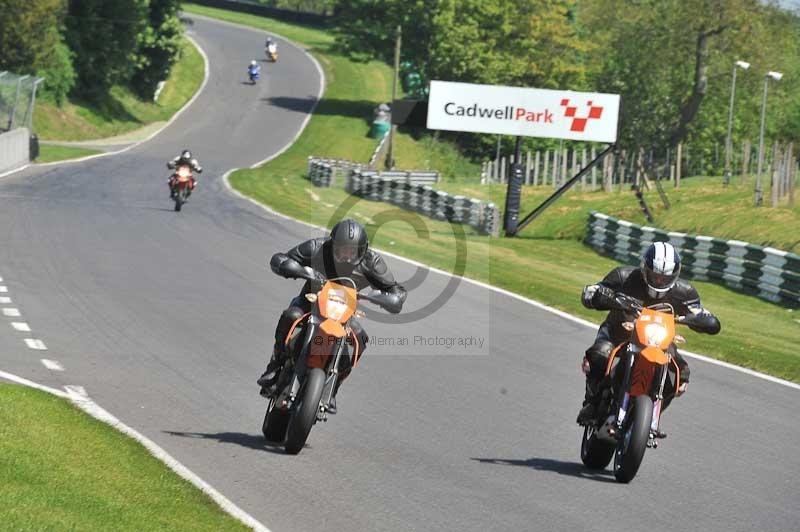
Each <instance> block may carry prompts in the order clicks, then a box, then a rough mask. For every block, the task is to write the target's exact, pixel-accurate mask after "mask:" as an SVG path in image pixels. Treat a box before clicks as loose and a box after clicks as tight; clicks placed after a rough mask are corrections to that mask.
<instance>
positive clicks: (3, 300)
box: [0, 296, 11, 304]
mask: <svg viewBox="0 0 800 532" xmlns="http://www.w3.org/2000/svg"><path fill="white" fill-rule="evenodd" d="M0 303H5V304H8V303H11V298H10V297H6V296H0Z"/></svg>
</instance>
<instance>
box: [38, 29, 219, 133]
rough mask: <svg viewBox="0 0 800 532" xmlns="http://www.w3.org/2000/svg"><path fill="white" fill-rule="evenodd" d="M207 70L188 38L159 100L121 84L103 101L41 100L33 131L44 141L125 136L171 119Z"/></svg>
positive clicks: (198, 86) (200, 81)
mask: <svg viewBox="0 0 800 532" xmlns="http://www.w3.org/2000/svg"><path fill="white" fill-rule="evenodd" d="M204 70H205V67H204V63H203V57H202V56H201V55H200V52H198V51H197V49H196V48H195V47H194V45H192V43H191V42H189V40H188V39H185V38H184V40H183V46H182V48H181V58H180V60H179V61H178V62H177V63H175V66H174V67H173V68H172V72H171V73H170V76H169V78H168V79H167V83H166V84H165V85H164V89H163V90H162V91H161V95H160V96H159V99H158V102H157V103H156V102H152V101H142V100H141V99H139V98H138V97H137V96H136V95H135V94H134V93H133V92H131V90H130V89H128V88H126V87H119V86H117V87H113V88H112V89H111V93H110V94H109V95H108V96H107V97H106V98H105V99H103V100H102V101H100V102H85V101H81V100H79V99H71V100H70V101H69V102H67V103H65V104H64V105H63V106H61V107H59V106H57V105H55V104H54V103H52V102H47V101H44V100H42V101H37V102H36V111H35V113H34V116H33V130H34V132H36V134H37V135H38V136H39V138H40V139H43V140H63V141H80V140H94V139H101V138H105V137H112V136H116V135H121V134H124V133H128V132H130V131H133V130H136V129H138V128H141V127H143V126H146V125H147V124H150V123H153V122H159V121H167V120H169V119H170V118H171V117H172V115H174V114H175V113H176V112H177V111H178V109H180V108H181V107H183V105H184V104H185V103H186V102H187V101H189V99H190V98H191V97H192V95H193V94H194V93H195V92H197V90H198V89H199V88H200V85H201V84H202V82H203V76H204Z"/></svg>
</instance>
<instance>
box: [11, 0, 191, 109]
mask: <svg viewBox="0 0 800 532" xmlns="http://www.w3.org/2000/svg"><path fill="white" fill-rule="evenodd" d="M179 8H180V0H0V70H9V71H12V72H14V73H17V74H38V75H40V76H44V77H45V82H44V83H43V84H42V91H43V92H42V94H43V95H44V96H45V97H51V98H52V99H54V100H55V101H56V102H57V103H59V104H61V103H62V102H63V101H64V99H65V98H66V97H67V95H68V94H72V95H73V96H78V97H80V98H81V99H84V100H98V101H99V100H102V99H104V98H106V97H107V96H108V94H109V91H110V89H111V87H112V86H114V85H128V86H131V87H132V88H134V89H135V90H136V92H137V93H138V94H140V95H141V96H142V97H145V98H150V97H152V94H153V91H154V90H155V87H156V85H157V83H158V82H159V81H161V80H163V79H166V77H167V75H168V74H169V71H170V68H171V67H172V65H173V63H174V62H175V60H176V59H177V57H178V54H179V50H180V38H181V35H182V27H181V24H180V21H179V19H178V10H179Z"/></svg>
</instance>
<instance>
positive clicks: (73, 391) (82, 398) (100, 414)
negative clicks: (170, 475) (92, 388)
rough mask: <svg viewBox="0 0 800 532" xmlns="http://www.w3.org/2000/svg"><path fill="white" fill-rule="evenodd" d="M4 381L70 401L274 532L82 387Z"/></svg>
mask: <svg viewBox="0 0 800 532" xmlns="http://www.w3.org/2000/svg"><path fill="white" fill-rule="evenodd" d="M0 378H3V379H6V380H8V381H11V382H15V383H17V384H22V385H24V386H28V387H30V388H35V389H37V390H41V391H43V392H47V393H50V394H53V395H55V396H58V397H61V398H64V399H68V400H70V401H71V402H72V403H73V404H74V405H75V406H77V407H78V408H80V409H81V410H83V411H84V412H86V413H87V414H89V415H90V416H92V417H93V418H95V419H97V420H99V421H102V422H104V423H107V424H108V425H111V426H112V427H113V428H115V429H116V430H118V431H119V432H122V433H123V434H125V435H126V436H129V437H131V438H133V439H134V440H136V441H138V442H139V443H140V444H142V445H143V446H144V447H145V448H146V449H147V450H148V451H149V452H150V454H152V455H153V456H154V457H156V458H157V459H158V460H161V461H162V462H163V463H164V464H166V465H167V467H169V468H170V469H172V470H173V471H174V472H175V473H177V474H178V475H179V476H180V477H182V478H183V479H185V480H188V481H189V482H191V483H192V484H193V485H194V486H195V487H196V488H198V489H199V490H200V491H202V492H203V493H205V494H206V495H208V496H209V497H211V499H212V500H213V501H214V502H215V503H217V504H218V505H219V506H220V508H222V509H223V510H225V512H227V513H228V514H230V515H231V516H233V517H235V518H236V519H238V520H239V521H241V522H242V523H244V524H245V525H247V526H249V527H250V528H252V529H253V530H255V531H256V532H271V531H270V529H268V528H267V527H265V526H264V525H263V524H261V523H260V522H258V521H257V520H256V519H255V518H254V517H252V516H251V515H250V514H248V513H247V512H245V511H244V510H242V509H241V508H239V507H238V506H236V505H235V504H234V503H232V502H231V501H230V500H229V499H227V498H226V497H225V496H224V495H223V494H221V493H220V492H218V491H217V490H215V489H214V488H213V487H211V485H209V484H208V483H207V482H206V481H204V480H203V479H202V478H200V477H198V476H197V475H196V474H195V473H193V472H192V471H191V470H189V468H187V467H186V466H185V465H183V464H182V463H180V462H178V461H177V460H176V459H175V458H173V457H172V456H170V454H169V453H167V451H165V450H164V449H162V448H161V447H159V446H158V445H157V444H156V443H155V442H153V441H152V440H150V439H149V438H147V437H146V436H144V435H142V434H140V433H139V432H137V431H136V430H135V429H132V428H131V427H129V426H127V425H126V424H125V423H123V422H122V421H120V420H119V419H117V418H116V417H114V416H113V415H112V414H111V413H109V412H108V411H107V410H105V409H103V408H102V407H100V406H99V405H98V404H97V403H95V402H94V401H92V399H91V398H90V397H89V395H88V394H87V393H86V390H85V389H84V388H83V387H82V386H73V385H68V386H64V389H65V390H66V392H62V391H61V390H57V389H55V388H50V387H49V386H44V385H42V384H38V383H36V382H33V381H30V380H28V379H25V378H23V377H19V376H17V375H14V374H12V373H7V372H5V371H0Z"/></svg>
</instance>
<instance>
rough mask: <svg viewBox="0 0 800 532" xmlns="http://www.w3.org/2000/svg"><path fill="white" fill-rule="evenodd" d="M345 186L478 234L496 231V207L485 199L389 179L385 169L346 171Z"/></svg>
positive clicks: (355, 191)
mask: <svg viewBox="0 0 800 532" xmlns="http://www.w3.org/2000/svg"><path fill="white" fill-rule="evenodd" d="M399 173H404V174H405V173H407V172H399ZM429 173H430V174H435V172H429ZM346 188H347V192H349V193H350V194H353V195H356V196H360V197H363V198H365V199H369V200H373V201H384V202H387V203H391V204H392V205H396V206H398V207H400V208H403V209H408V210H411V211H415V212H418V213H420V214H423V215H425V216H428V217H430V218H434V219H436V220H443V221H448V222H454V223H460V224H466V225H469V226H470V227H473V228H475V229H476V230H477V231H478V232H479V233H481V234H485V235H492V236H497V235H498V234H499V232H500V211H499V209H498V208H497V207H496V206H495V204H494V203H492V202H489V201H479V200H476V199H472V198H467V197H465V196H455V195H452V194H448V193H446V192H442V191H438V190H436V189H434V188H431V187H430V186H428V185H427V184H421V183H414V182H411V181H410V179H405V180H398V179H393V178H391V177H387V176H386V173H383V174H378V173H377V172H371V171H366V172H365V171H360V170H353V171H352V172H350V174H349V176H348V178H347V187H346Z"/></svg>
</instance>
